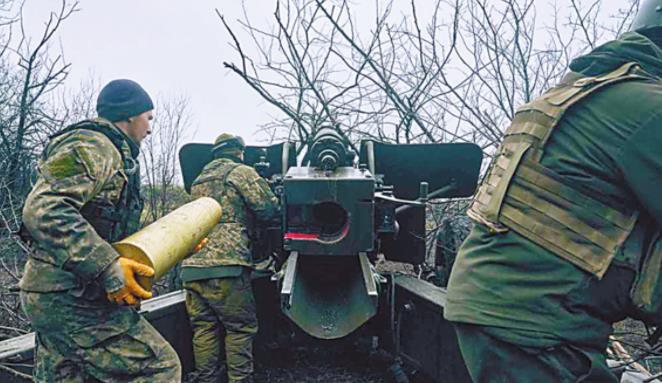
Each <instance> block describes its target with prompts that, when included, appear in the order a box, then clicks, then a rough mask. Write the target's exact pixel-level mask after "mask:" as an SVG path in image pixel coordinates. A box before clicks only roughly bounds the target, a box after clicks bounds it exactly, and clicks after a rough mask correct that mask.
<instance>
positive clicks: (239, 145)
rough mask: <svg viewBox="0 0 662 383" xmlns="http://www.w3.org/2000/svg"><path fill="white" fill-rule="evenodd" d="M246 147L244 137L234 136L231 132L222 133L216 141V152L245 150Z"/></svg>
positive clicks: (214, 150)
mask: <svg viewBox="0 0 662 383" xmlns="http://www.w3.org/2000/svg"><path fill="white" fill-rule="evenodd" d="M245 147H246V144H245V143H244V139H243V138H241V137H239V136H234V135H232V134H230V133H222V134H221V135H220V136H218V137H217V138H216V140H215V141H214V149H213V152H214V154H217V155H218V154H225V153H231V152H237V151H243V150H244V148H245Z"/></svg>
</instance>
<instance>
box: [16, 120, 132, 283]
mask: <svg viewBox="0 0 662 383" xmlns="http://www.w3.org/2000/svg"><path fill="white" fill-rule="evenodd" d="M90 122H91V123H94V124H97V125H103V126H105V127H108V128H110V129H113V130H116V131H118V132H120V133H121V135H122V137H124V138H125V139H124V141H123V142H122V151H123V152H124V156H128V157H127V158H129V157H130V158H134V159H135V156H136V155H137V148H138V146H137V145H135V143H133V141H130V140H131V139H130V138H129V137H128V136H126V135H125V134H124V133H123V132H121V131H120V130H119V129H118V128H117V127H115V126H114V125H113V124H112V123H111V122H110V121H107V120H104V119H100V118H99V119H95V120H92V121H90ZM132 147H133V150H132ZM132 152H133V153H132ZM136 164H137V162H136ZM38 170H39V177H38V179H37V182H36V184H35V185H34V187H33V189H32V191H31V192H30V194H29V195H28V197H27V200H26V201H25V207H24V208H23V224H24V226H25V229H27V231H28V232H29V234H30V236H31V237H32V244H31V248H32V251H31V253H30V255H29V258H28V262H27V264H26V266H25V272H24V275H23V278H22V279H21V282H20V284H19V286H20V287H21V289H22V290H24V291H34V292H50V291H64V290H70V289H82V288H85V287H86V286H88V285H89V284H90V282H93V281H94V280H95V279H96V278H97V277H98V276H99V274H101V272H102V271H103V270H104V269H105V268H106V267H107V266H108V265H110V264H111V263H112V262H113V261H114V260H115V259H116V258H117V257H119V254H118V253H117V252H116V251H115V250H114V249H113V248H112V246H111V245H110V243H108V242H107V241H106V240H104V239H103V238H102V237H101V236H100V235H99V234H98V233H97V231H96V230H95V228H94V227H93V226H92V224H91V223H90V222H89V221H88V220H87V219H86V218H85V217H84V216H83V213H82V212H81V209H83V207H84V206H85V205H86V204H87V205H88V206H90V205H97V206H116V205H117V204H118V202H119V200H120V198H121V195H122V190H123V188H124V187H125V185H126V184H127V181H128V176H127V172H126V171H125V165H124V162H123V160H122V155H121V154H120V153H119V151H118V150H117V148H116V147H115V145H114V144H113V143H112V141H111V140H110V139H109V138H108V137H107V136H106V135H105V134H103V133H101V132H97V131H93V130H89V129H73V130H71V131H68V132H65V133H64V134H61V135H58V136H56V137H54V138H53V139H52V140H51V142H50V143H49V144H48V146H47V147H46V149H45V150H44V154H43V155H42V159H41V160H40V161H39V165H38ZM136 171H138V172H139V169H137V168H136ZM133 226H135V225H133Z"/></svg>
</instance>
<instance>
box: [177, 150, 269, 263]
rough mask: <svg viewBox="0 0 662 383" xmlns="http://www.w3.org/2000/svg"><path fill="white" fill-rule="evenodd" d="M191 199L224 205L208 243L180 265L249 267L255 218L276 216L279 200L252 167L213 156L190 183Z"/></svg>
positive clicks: (260, 219)
mask: <svg viewBox="0 0 662 383" xmlns="http://www.w3.org/2000/svg"><path fill="white" fill-rule="evenodd" d="M191 195H192V196H193V197H194V198H200V197H212V198H214V199H216V201H218V202H219V203H220V204H221V206H222V208H223V215H222V216H221V220H220V221H219V223H218V225H217V226H216V227H215V228H214V230H213V231H212V232H211V234H210V235H209V243H208V244H207V246H205V248H204V249H203V250H201V251H200V252H199V253H196V254H194V255H193V256H191V257H190V258H187V259H186V260H184V262H183V264H182V266H183V267H214V266H231V265H232V266H247V267H252V264H253V261H252V256H251V249H250V234H251V233H252V231H253V230H254V229H255V225H257V224H258V221H263V222H264V221H269V220H272V219H274V218H276V217H277V216H278V211H279V210H278V199H277V198H276V196H275V195H274V194H273V193H272V192H271V189H269V185H268V184H267V182H266V181H265V180H264V179H263V178H262V177H260V176H259V175H258V174H257V172H256V171H255V169H253V168H252V167H250V166H246V165H243V164H240V163H237V162H235V161H233V160H231V159H228V158H220V159H216V160H214V161H212V162H210V163H209V164H207V166H205V168H204V169H203V170H202V172H201V173H200V175H199V176H198V178H197V179H196V180H195V182H194V183H193V186H192V188H191Z"/></svg>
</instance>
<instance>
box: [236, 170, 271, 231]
mask: <svg viewBox="0 0 662 383" xmlns="http://www.w3.org/2000/svg"><path fill="white" fill-rule="evenodd" d="M228 181H229V182H230V183H231V184H232V185H234V187H235V188H236V189H237V190H238V191H239V194H241V196H242V198H243V199H244V202H245V203H246V205H247V206H248V208H249V209H250V210H251V211H252V212H253V213H254V214H255V216H256V218H257V219H258V220H260V221H271V220H274V219H275V218H277V217H278V213H279V207H278V198H277V197H276V195H274V193H273V192H272V191H271V189H270V188H269V184H268V183H267V181H265V180H264V179H263V178H262V177H260V176H259V175H258V174H257V172H256V171H255V170H253V168H251V167H249V166H244V165H242V166H239V167H238V168H237V169H236V170H235V171H233V172H232V173H231V177H230V178H229V179H228Z"/></svg>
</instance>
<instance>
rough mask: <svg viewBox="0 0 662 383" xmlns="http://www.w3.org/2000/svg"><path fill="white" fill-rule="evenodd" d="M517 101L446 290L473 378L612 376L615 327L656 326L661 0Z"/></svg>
mask: <svg viewBox="0 0 662 383" xmlns="http://www.w3.org/2000/svg"><path fill="white" fill-rule="evenodd" d="M570 70H571V71H570V72H569V73H568V74H567V75H566V76H565V78H564V79H563V80H562V81H561V83H560V84H559V85H557V86H556V87H554V88H552V89H550V90H548V91H547V92H546V93H545V94H544V95H543V96H541V97H539V98H537V99H535V100H533V101H532V102H530V103H528V104H526V105H524V106H522V107H520V108H519V109H518V111H517V113H516V115H515V117H514V119H513V122H512V124H511V126H510V128H509V129H508V130H507V131H506V133H505V137H504V141H503V143H502V145H501V147H500V149H499V152H498V153H497V156H496V157H495V159H494V162H493V164H492V166H491V168H490V171H489V173H488V175H487V177H486V178H485V181H484V182H483V185H482V186H481V189H480V190H479V192H478V193H477V195H476V198H475V200H474V204H473V205H472V207H471V208H470V210H469V216H470V217H471V218H472V219H474V220H475V221H476V225H475V226H474V228H473V230H472V231H471V233H470V234H469V237H468V238H467V239H466V241H465V242H464V244H463V245H462V247H461V249H460V251H459V253H458V257H457V260H456V262H455V265H454V267H453V270H452V273H451V278H450V282H449V285H448V296H447V298H448V299H447V304H446V308H445V309H446V310H445V313H444V314H445V317H446V318H447V319H448V320H451V321H453V322H455V325H456V329H457V334H458V340H459V345H460V349H461V351H462V355H463V357H464V359H465V362H466V364H467V367H468V369H469V372H470V374H471V377H472V379H473V380H474V381H475V382H536V383H542V382H575V381H581V382H617V381H618V380H617V377H616V376H615V375H614V374H613V373H612V372H611V371H610V369H609V367H608V366H607V364H606V361H605V350H606V347H607V344H608V337H609V335H610V333H611V332H612V331H613V329H612V324H613V323H614V322H617V321H620V320H622V319H624V318H625V317H626V316H631V317H635V318H638V319H642V320H645V321H648V322H649V323H650V324H653V325H657V326H659V325H661V324H662V281H661V279H662V278H660V277H661V276H660V273H661V272H662V271H661V270H660V264H661V262H662V238H661V234H662V199H661V198H660V190H661V186H662V182H661V180H662V178H661V177H662V150H661V148H662V1H661V0H647V1H643V2H642V5H641V7H640V11H639V14H638V15H637V17H636V19H635V21H634V25H633V30H632V31H631V32H628V33H625V34H623V35H622V36H621V37H619V38H618V39H617V40H615V41H611V42H608V43H606V44H604V45H602V46H600V47H598V48H596V49H595V50H593V51H592V52H591V53H589V54H587V55H585V56H582V57H579V58H576V59H575V60H573V62H572V63H571V64H570Z"/></svg>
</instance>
